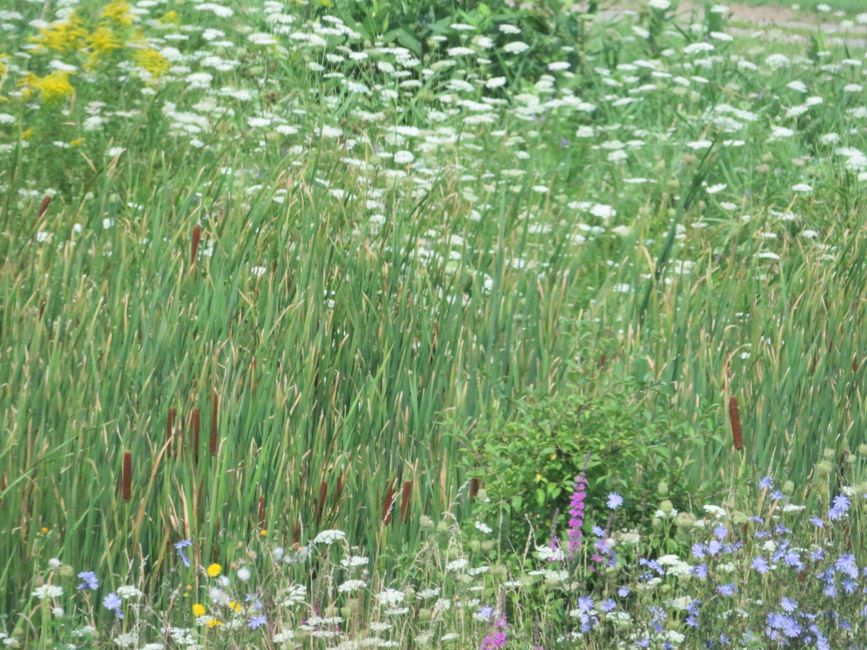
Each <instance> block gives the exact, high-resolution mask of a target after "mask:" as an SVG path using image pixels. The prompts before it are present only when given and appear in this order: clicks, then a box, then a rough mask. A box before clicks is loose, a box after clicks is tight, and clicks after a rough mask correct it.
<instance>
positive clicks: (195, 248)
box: [190, 224, 202, 264]
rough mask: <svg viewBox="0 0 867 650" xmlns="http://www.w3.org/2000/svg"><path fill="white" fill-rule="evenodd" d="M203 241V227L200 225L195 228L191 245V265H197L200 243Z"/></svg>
mask: <svg viewBox="0 0 867 650" xmlns="http://www.w3.org/2000/svg"><path fill="white" fill-rule="evenodd" d="M201 241H202V227H201V226H200V225H198V224H196V225H195V226H193V241H192V243H191V244H190V264H195V263H196V254H197V253H198V252H199V243H200V242H201Z"/></svg>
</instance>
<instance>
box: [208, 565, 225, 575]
mask: <svg viewBox="0 0 867 650" xmlns="http://www.w3.org/2000/svg"><path fill="white" fill-rule="evenodd" d="M222 572H223V567H222V566H221V565H219V564H216V563H214V564H212V565H210V566H209V567H208V576H209V577H211V578H216V577H217V576H218V575H220V574H221V573H222Z"/></svg>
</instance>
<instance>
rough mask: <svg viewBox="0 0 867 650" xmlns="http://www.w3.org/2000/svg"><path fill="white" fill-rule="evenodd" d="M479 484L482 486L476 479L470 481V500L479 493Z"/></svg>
mask: <svg viewBox="0 0 867 650" xmlns="http://www.w3.org/2000/svg"><path fill="white" fill-rule="evenodd" d="M481 484H482V482H481V481H480V480H479V479H477V478H474V479H471V480H470V498H471V499H474V498H475V497H476V495H477V494H478V493H479V488H480V487H481Z"/></svg>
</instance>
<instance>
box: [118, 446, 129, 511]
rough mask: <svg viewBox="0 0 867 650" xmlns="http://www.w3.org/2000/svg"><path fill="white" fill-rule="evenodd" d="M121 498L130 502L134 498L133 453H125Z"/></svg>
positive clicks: (121, 478) (121, 479) (121, 477)
mask: <svg viewBox="0 0 867 650" xmlns="http://www.w3.org/2000/svg"><path fill="white" fill-rule="evenodd" d="M120 496H121V498H122V499H123V500H124V501H127V502H129V500H130V499H131V498H132V452H131V451H125V452H123V470H122V471H121V476H120Z"/></svg>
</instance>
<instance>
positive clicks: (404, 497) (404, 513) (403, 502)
mask: <svg viewBox="0 0 867 650" xmlns="http://www.w3.org/2000/svg"><path fill="white" fill-rule="evenodd" d="M411 496H412V481H404V482H403V490H401V494H400V520H401V521H402V522H404V523H406V520H407V519H409V506H410V501H409V499H410V497H411Z"/></svg>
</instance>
